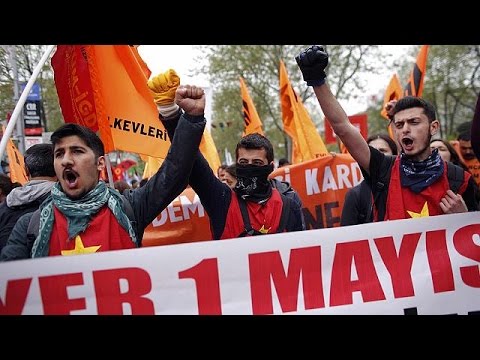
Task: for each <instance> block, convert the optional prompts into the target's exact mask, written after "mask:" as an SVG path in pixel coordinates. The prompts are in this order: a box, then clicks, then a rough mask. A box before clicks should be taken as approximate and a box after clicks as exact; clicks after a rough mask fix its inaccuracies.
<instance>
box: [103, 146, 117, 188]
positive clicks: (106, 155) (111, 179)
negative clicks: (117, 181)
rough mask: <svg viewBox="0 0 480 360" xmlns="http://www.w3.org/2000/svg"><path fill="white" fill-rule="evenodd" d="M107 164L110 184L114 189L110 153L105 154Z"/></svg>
mask: <svg viewBox="0 0 480 360" xmlns="http://www.w3.org/2000/svg"><path fill="white" fill-rule="evenodd" d="M105 165H106V167H107V175H108V185H110V187H111V188H112V189H114V188H115V186H114V185H113V174H112V163H111V162H110V156H108V154H105Z"/></svg>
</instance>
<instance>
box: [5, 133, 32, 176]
mask: <svg viewBox="0 0 480 360" xmlns="http://www.w3.org/2000/svg"><path fill="white" fill-rule="evenodd" d="M4 132H5V131H4ZM7 157H8V166H9V168H10V180H11V181H12V182H18V183H20V184H22V185H25V184H26V183H27V182H28V177H27V173H26V172H25V162H24V160H23V155H22V154H21V153H20V151H18V149H17V147H16V146H15V144H14V143H13V141H12V139H8V142H7Z"/></svg>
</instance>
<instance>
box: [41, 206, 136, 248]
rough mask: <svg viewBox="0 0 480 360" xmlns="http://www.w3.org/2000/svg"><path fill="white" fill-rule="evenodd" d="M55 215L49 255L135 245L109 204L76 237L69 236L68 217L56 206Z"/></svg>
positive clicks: (132, 246)
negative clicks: (70, 237)
mask: <svg viewBox="0 0 480 360" xmlns="http://www.w3.org/2000/svg"><path fill="white" fill-rule="evenodd" d="M54 216H55V220H54V223H53V229H52V234H51V235H50V251H49V253H48V255H49V256H56V255H64V256H68V255H79V254H90V253H94V252H100V251H108V250H121V249H131V248H134V247H135V244H134V243H133V241H132V239H131V238H130V236H129V235H128V233H127V231H126V230H125V229H124V228H123V227H122V226H121V225H120V224H119V222H118V220H117V219H116V218H115V216H114V215H113V213H112V212H111V211H110V209H109V208H108V207H107V206H104V207H103V208H102V209H101V210H100V211H99V212H98V213H97V215H96V216H95V217H94V218H93V219H92V221H91V222H90V223H89V224H88V226H87V228H86V230H85V231H84V232H82V233H80V234H78V235H77V236H76V237H75V239H69V238H68V231H67V219H66V217H65V216H64V215H63V214H62V213H61V212H60V211H59V210H58V209H57V208H55V207H54Z"/></svg>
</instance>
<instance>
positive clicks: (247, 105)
mask: <svg viewBox="0 0 480 360" xmlns="http://www.w3.org/2000/svg"><path fill="white" fill-rule="evenodd" d="M240 91H241V93H242V103H243V109H242V112H243V120H244V121H245V131H244V132H243V136H245V135H248V134H253V133H259V134H261V135H263V130H262V121H261V120H260V117H259V116H258V113H257V109H255V105H254V104H253V101H252V98H251V97H250V94H249V93H248V89H247V86H246V85H245V81H244V80H243V78H242V77H240Z"/></svg>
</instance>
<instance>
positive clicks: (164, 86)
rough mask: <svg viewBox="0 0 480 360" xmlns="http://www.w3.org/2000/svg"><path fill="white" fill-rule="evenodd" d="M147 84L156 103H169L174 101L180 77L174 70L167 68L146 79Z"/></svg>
mask: <svg viewBox="0 0 480 360" xmlns="http://www.w3.org/2000/svg"><path fill="white" fill-rule="evenodd" d="M147 85H148V87H149V89H150V90H151V91H152V93H153V97H154V99H155V103H156V104H157V105H160V106H164V105H171V104H173V103H174V101H175V91H176V90H177V88H178V86H179V85H180V77H179V76H178V75H177V73H176V72H175V70H173V69H168V70H167V71H165V72H164V73H161V74H158V75H157V76H155V77H153V78H152V79H150V80H148V82H147Z"/></svg>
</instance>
